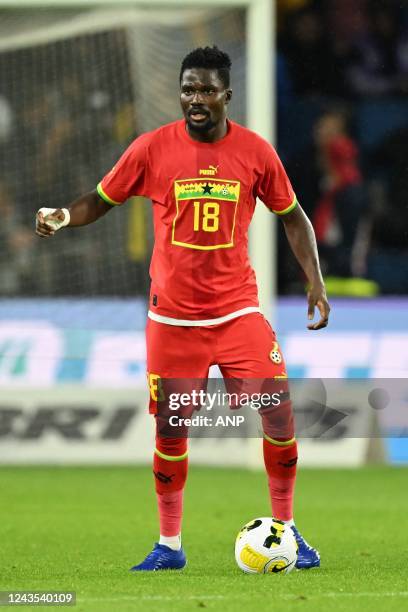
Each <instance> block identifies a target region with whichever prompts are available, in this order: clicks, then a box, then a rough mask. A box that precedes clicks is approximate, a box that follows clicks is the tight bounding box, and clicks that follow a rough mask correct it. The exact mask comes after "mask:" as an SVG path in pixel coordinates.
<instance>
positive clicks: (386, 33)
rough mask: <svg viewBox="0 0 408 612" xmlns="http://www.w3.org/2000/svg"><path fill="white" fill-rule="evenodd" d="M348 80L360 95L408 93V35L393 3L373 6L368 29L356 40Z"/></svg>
mask: <svg viewBox="0 0 408 612" xmlns="http://www.w3.org/2000/svg"><path fill="white" fill-rule="evenodd" d="M348 79H349V83H350V86H351V88H352V90H353V92H354V93H356V94H358V95H376V96H379V95H391V94H393V95H395V94H397V95H402V94H407V93H408V36H407V32H406V29H405V28H404V22H403V21H402V19H401V11H400V10H399V9H398V7H397V6H396V5H394V4H393V3H392V2H390V3H385V2H376V3H374V4H373V5H372V6H371V10H370V19H369V27H368V31H367V33H366V34H365V35H362V36H361V37H359V38H358V39H357V40H356V42H355V53H354V58H353V60H352V62H351V64H350V66H349V68H348Z"/></svg>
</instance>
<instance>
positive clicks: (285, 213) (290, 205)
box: [273, 195, 298, 215]
mask: <svg viewBox="0 0 408 612" xmlns="http://www.w3.org/2000/svg"><path fill="white" fill-rule="evenodd" d="M297 204H298V201H297V198H296V195H295V197H294V198H293V202H292V204H289V206H288V207H287V208H285V209H284V210H274V211H273V212H274V213H275V215H287V214H288V213H290V212H291V211H292V210H293V209H294V208H296V206H297Z"/></svg>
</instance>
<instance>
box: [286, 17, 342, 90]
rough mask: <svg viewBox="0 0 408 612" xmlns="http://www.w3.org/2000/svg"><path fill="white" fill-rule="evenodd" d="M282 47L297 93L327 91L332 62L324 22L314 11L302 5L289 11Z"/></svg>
mask: <svg viewBox="0 0 408 612" xmlns="http://www.w3.org/2000/svg"><path fill="white" fill-rule="evenodd" d="M281 47H282V50H283V52H284V55H285V57H286V61H287V65H288V69H289V73H290V75H291V77H292V80H293V84H294V90H295V93H296V94H299V95H323V94H327V93H329V91H328V89H330V87H328V83H329V82H330V81H331V76H330V75H331V72H330V71H331V70H332V66H333V62H332V58H331V54H330V46H329V44H328V39H327V37H326V32H325V28H324V24H323V22H322V19H321V16H320V15H319V13H318V12H317V11H315V10H314V9H313V8H304V9H301V10H299V11H297V12H296V13H294V14H293V15H290V16H289V19H288V26H287V30H286V31H285V32H284V33H283V37H282V39H281Z"/></svg>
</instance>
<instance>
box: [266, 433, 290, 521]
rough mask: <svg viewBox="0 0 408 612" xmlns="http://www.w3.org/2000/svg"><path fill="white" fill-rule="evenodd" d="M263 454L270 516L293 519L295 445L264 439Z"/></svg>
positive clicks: (285, 519) (284, 519) (283, 519)
mask: <svg viewBox="0 0 408 612" xmlns="http://www.w3.org/2000/svg"><path fill="white" fill-rule="evenodd" d="M263 454H264V462H265V468H266V472H267V474H268V485H269V493H270V497H271V505H272V514H273V516H274V517H275V518H277V519H280V520H281V521H290V520H291V519H293V497H294V489H295V481H296V463H297V443H296V440H295V439H294V438H292V439H291V440H286V441H285V440H280V439H278V440H274V439H272V438H269V437H265V438H264V441H263Z"/></svg>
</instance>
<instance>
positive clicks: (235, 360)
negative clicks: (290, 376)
mask: <svg viewBox="0 0 408 612" xmlns="http://www.w3.org/2000/svg"><path fill="white" fill-rule="evenodd" d="M146 343H147V372H148V383H149V388H150V406H149V411H150V412H151V413H152V414H157V402H158V399H159V400H160V393H161V388H160V386H161V380H162V379H165V380H166V379H183V380H186V379H191V380H192V381H194V379H207V378H208V372H209V368H210V366H211V365H215V364H216V365H218V366H219V368H220V370H221V373H222V375H223V377H224V379H237V380H245V381H247V382H248V381H250V382H249V384H250V385H251V384H252V383H251V381H253V383H254V384H253V391H257V390H259V389H258V387H257V385H258V381H259V379H263V380H264V379H268V380H274V379H285V378H287V374H286V366H285V362H284V359H283V357H282V354H281V352H280V349H279V345H278V343H277V340H276V336H275V333H274V331H273V330H272V328H271V326H270V325H269V323H268V322H267V320H266V319H265V318H264V317H263V315H262V314H260V313H251V314H247V315H244V316H241V317H237V318H236V319H233V320H232V321H228V322H227V323H222V324H221V325H214V326H208V327H181V326H173V325H166V324H164V323H157V322H156V321H152V320H151V319H148V322H147V328H146ZM281 382H282V381H281ZM191 384H192V388H194V384H195V383H194V382H192V383H191ZM230 384H231V381H230ZM259 384H260V383H259ZM275 384H276V383H275ZM263 388H265V387H263ZM288 403H289V402H285V404H288ZM289 410H290V409H289ZM287 411H288V407H287V410H286V411H285V412H287ZM288 418H289V417H288ZM289 420H290V419H289ZM285 422H286V426H285V428H284V429H285V432H286V430H287V427H288V420H287V419H285ZM289 428H290V429H291V428H292V423H290V426H289ZM264 429H265V428H264ZM272 437H273V436H272ZM284 437H286V436H284Z"/></svg>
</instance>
